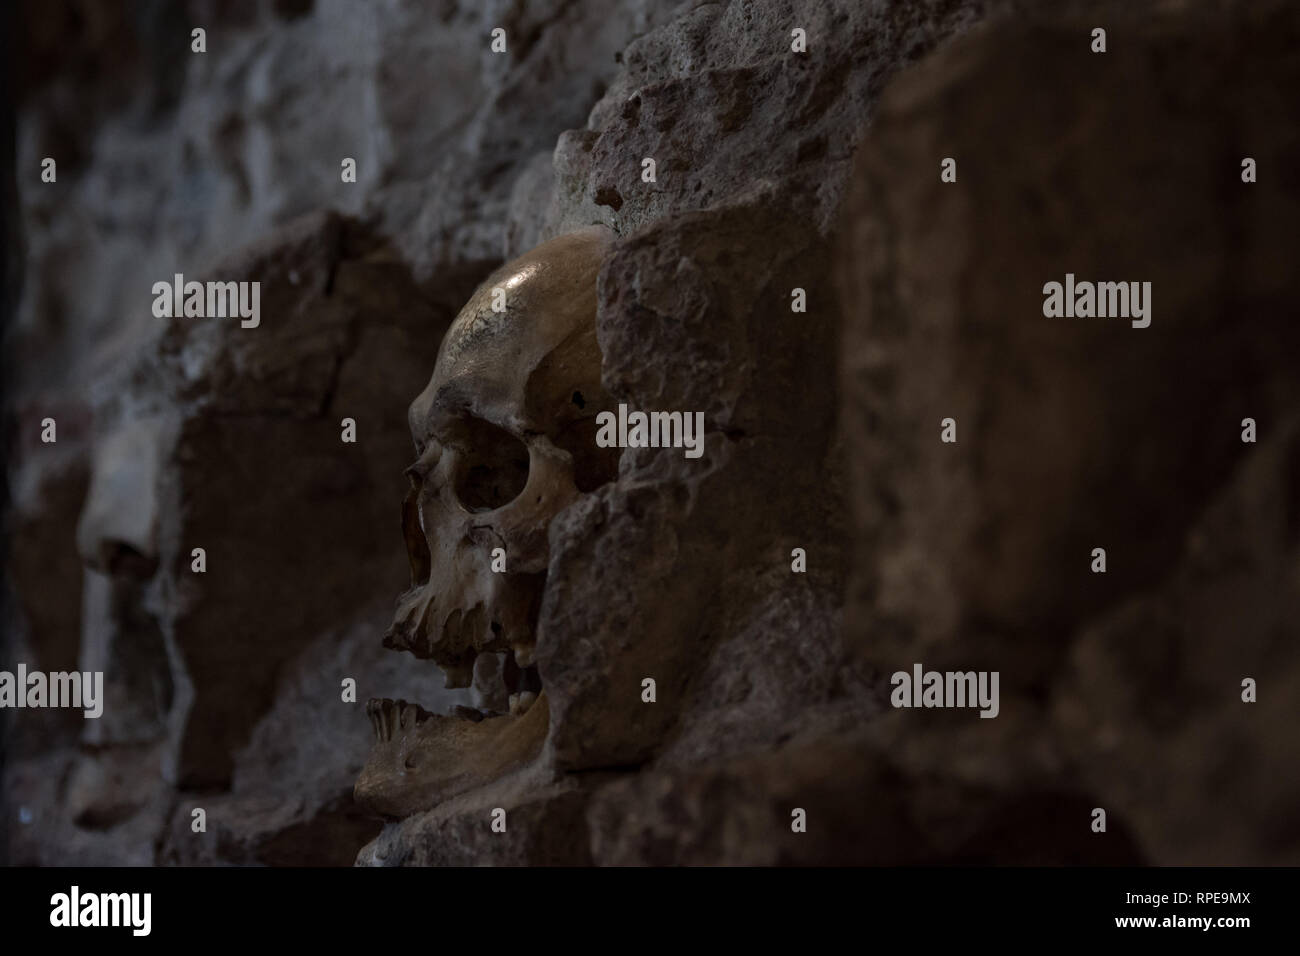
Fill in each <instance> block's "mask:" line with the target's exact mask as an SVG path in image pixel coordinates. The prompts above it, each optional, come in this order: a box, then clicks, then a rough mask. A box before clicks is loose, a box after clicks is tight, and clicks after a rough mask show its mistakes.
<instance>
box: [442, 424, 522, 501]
mask: <svg viewBox="0 0 1300 956" xmlns="http://www.w3.org/2000/svg"><path fill="white" fill-rule="evenodd" d="M460 431H461V435H460V438H461V440H462V447H463V448H464V449H465V450H464V453H463V454H462V455H461V458H460V463H459V466H458V468H457V470H456V480H455V482H454V484H453V487H454V489H455V492H456V499H457V500H458V501H459V502H460V503H461V505H462V507H464V508H465V509H466V510H467V511H470V512H475V513H477V512H481V511H495V510H496V509H498V508H502V507H504V506H506V505H508V504H510V502H512V501H514V500H515V499H516V498H518V497H519V495H520V494H521V493H522V492H523V490H524V486H525V485H527V484H528V446H527V445H525V444H524V443H523V442H522V441H520V440H519V439H518V438H516V437H515V436H514V435H512V434H510V433H509V432H508V431H506V430H505V429H503V428H498V427H497V426H495V425H493V424H491V423H489V422H485V421H483V420H482V419H479V418H472V419H468V420H466V421H465V422H464V423H463V424H462V425H461V429H460Z"/></svg>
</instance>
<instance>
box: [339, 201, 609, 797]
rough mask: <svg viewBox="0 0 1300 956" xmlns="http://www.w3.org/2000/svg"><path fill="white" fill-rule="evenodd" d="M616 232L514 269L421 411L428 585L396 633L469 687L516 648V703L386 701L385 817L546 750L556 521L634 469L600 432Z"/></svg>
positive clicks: (507, 269) (549, 249)
mask: <svg viewBox="0 0 1300 956" xmlns="http://www.w3.org/2000/svg"><path fill="white" fill-rule="evenodd" d="M611 239H612V233H611V232H610V231H609V230H608V229H606V228H604V227H592V228H589V229H584V230H581V231H578V232H575V233H570V234H568V235H564V236H560V237H558V238H556V239H552V240H550V241H549V242H546V243H543V244H542V245H540V246H538V247H537V248H535V249H533V250H532V251H530V252H528V253H526V254H525V255H523V256H521V257H520V258H518V259H516V260H514V261H513V262H510V263H509V264H507V265H506V266H504V267H502V268H501V269H499V270H497V271H496V272H495V273H494V274H493V275H492V276H490V277H489V278H488V279H487V280H486V281H485V282H484V283H483V284H482V285H481V286H480V287H479V289H478V290H477V291H476V292H475V293H474V295H473V297H472V298H471V299H470V301H469V302H468V304H466V306H465V307H464V308H463V309H462V310H461V312H460V314H459V315H458V316H457V317H456V319H455V321H454V322H453V323H452V325H451V327H450V328H449V329H448V331H447V334H446V336H445V337H444V339H443V342H442V346H441V348H440V350H439V353H438V359H437V364H436V366H435V368H434V372H433V377H432V378H431V379H430V381H429V384H428V386H427V387H426V388H425V390H424V391H423V392H422V393H421V394H420V395H419V397H417V398H416V399H415V401H414V402H413V403H412V404H411V407H410V411H409V414H408V418H409V424H410V428H411V434H412V437H413V438H414V440H415V445H416V453H417V456H418V457H417V460H416V462H415V464H414V465H412V466H411V467H410V468H409V469H408V470H407V475H408V477H409V478H410V480H411V490H410V492H409V494H408V495H407V498H406V501H405V503H404V504H403V508H402V524H403V534H404V536H405V539H406V545H407V553H408V556H409V558H410V564H411V588H410V589H409V590H408V591H407V592H406V593H404V594H403V595H402V596H401V597H400V598H399V599H398V607H397V613H396V616H395V618H394V621H393V625H392V627H390V628H389V631H388V633H387V635H386V636H385V639H384V643H385V646H387V647H390V648H395V649H399V650H407V651H410V652H411V653H412V654H414V655H415V656H417V657H420V658H427V659H432V660H433V661H435V662H436V663H437V664H438V665H439V667H441V668H442V669H443V671H444V673H445V674H446V683H447V686H449V687H465V686H468V685H469V684H470V682H471V680H472V679H473V676H474V669H475V668H474V664H475V660H476V658H478V657H479V655H481V654H503V655H504V657H505V661H504V671H503V674H504V680H505V682H506V684H507V690H508V692H509V693H510V695H511V698H510V699H511V711H512V712H511V714H509V715H496V714H491V715H485V714H480V713H478V712H477V711H472V710H469V709H466V708H459V709H458V710H460V711H461V713H460V714H459V715H456V716H447V717H443V716H439V715H431V714H427V713H426V712H425V711H424V710H423V709H422V708H420V707H419V706H418V705H414V704H407V703H406V702H404V701H397V702H393V701H388V700H384V701H372V702H371V704H370V707H369V710H370V715H371V719H372V722H373V723H374V726H375V730H376V736H377V737H378V738H379V740H378V743H377V744H376V746H375V749H374V751H373V752H372V754H371V758H370V761H369V762H368V763H367V766H366V768H365V770H364V771H363V773H362V776H361V778H360V779H359V780H358V782H357V787H356V791H357V798H358V800H359V801H361V802H362V803H363V804H365V805H367V806H369V807H371V808H372V809H374V810H377V811H378V812H381V813H384V814H386V815H389V816H404V815H406V814H409V813H411V812H414V811H416V810H418V809H424V808H427V807H430V806H433V805H434V804H435V803H437V802H440V801H441V800H444V799H447V798H449V797H451V796H453V795H454V794H455V793H459V792H462V791H464V790H466V789H469V788H471V787H473V786H476V785H478V784H480V783H483V782H486V781H488V780H490V779H494V778H496V777H499V776H501V775H503V774H505V773H508V772H509V771H510V770H511V769H513V768H515V767H517V766H519V765H520V764H524V763H527V762H528V761H529V760H530V759H531V758H532V757H535V756H536V755H537V753H539V752H540V750H541V745H542V743H543V741H544V739H545V735H546V730H547V719H546V698H545V694H544V691H543V688H542V685H541V677H540V675H539V674H538V673H537V670H536V668H535V667H534V666H533V657H534V649H535V646H536V645H535V639H536V635H535V633H534V626H535V621H536V617H537V609H538V606H539V603H540V600H541V595H542V588H543V586H544V584H545V578H546V569H547V560H548V547H547V530H548V528H549V526H550V523H551V521H552V519H553V518H554V517H555V516H556V515H557V514H558V513H559V512H560V511H562V510H563V509H564V508H566V507H567V506H568V505H570V504H571V503H573V501H574V500H575V499H576V498H577V497H578V496H579V495H581V494H583V493H585V492H588V491H591V490H594V489H595V488H596V487H598V486H599V485H601V484H604V483H605V482H607V481H609V480H612V479H613V478H614V477H615V475H616V472H617V467H618V449H617V448H614V449H604V448H599V447H597V445H596V441H595V435H596V424H595V419H596V415H597V413H598V412H599V411H601V410H602V409H604V408H606V407H608V406H609V405H610V404H611V402H610V400H609V396H608V395H607V393H606V392H605V391H604V389H603V388H602V386H601V382H600V371H601V356H600V349H599V346H598V344H597V341H596V327H595V314H596V277H597V274H598V272H599V270H600V266H601V263H602V261H603V259H604V257H605V255H606V253H607V251H608V248H609V244H610V241H611ZM503 564H504V570H503V569H502V568H503ZM466 711H468V712H466Z"/></svg>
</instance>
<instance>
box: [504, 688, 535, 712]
mask: <svg viewBox="0 0 1300 956" xmlns="http://www.w3.org/2000/svg"><path fill="white" fill-rule="evenodd" d="M536 700H537V695H536V694H534V693H533V692H532V691H530V690H525V691H520V692H519V693H518V694H511V695H510V715H511V716H512V717H522V716H523V715H524V714H526V713H528V708H530V707H532V706H533V703H534V702H535V701H536Z"/></svg>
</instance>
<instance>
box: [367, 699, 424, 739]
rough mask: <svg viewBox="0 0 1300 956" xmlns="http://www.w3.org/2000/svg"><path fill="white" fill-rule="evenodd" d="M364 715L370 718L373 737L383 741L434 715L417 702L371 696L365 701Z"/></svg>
mask: <svg viewBox="0 0 1300 956" xmlns="http://www.w3.org/2000/svg"><path fill="white" fill-rule="evenodd" d="M366 716H367V717H369V718H370V726H371V727H372V728H373V729H374V732H375V739H376V740H378V741H380V742H381V743H383V742H386V741H389V740H392V739H393V737H394V735H395V734H397V733H398V732H399V731H402V730H410V729H411V728H412V727H415V726H418V725H419V724H422V723H424V722H425V721H426V720H428V719H429V718H430V717H433V716H434V715H433V714H431V713H429V712H428V711H427V710H425V709H424V708H423V707H421V706H420V705H419V704H411V703H407V702H406V701H404V700H391V699H389V698H387V697H384V698H374V697H372V698H371V699H370V700H368V701H366Z"/></svg>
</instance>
